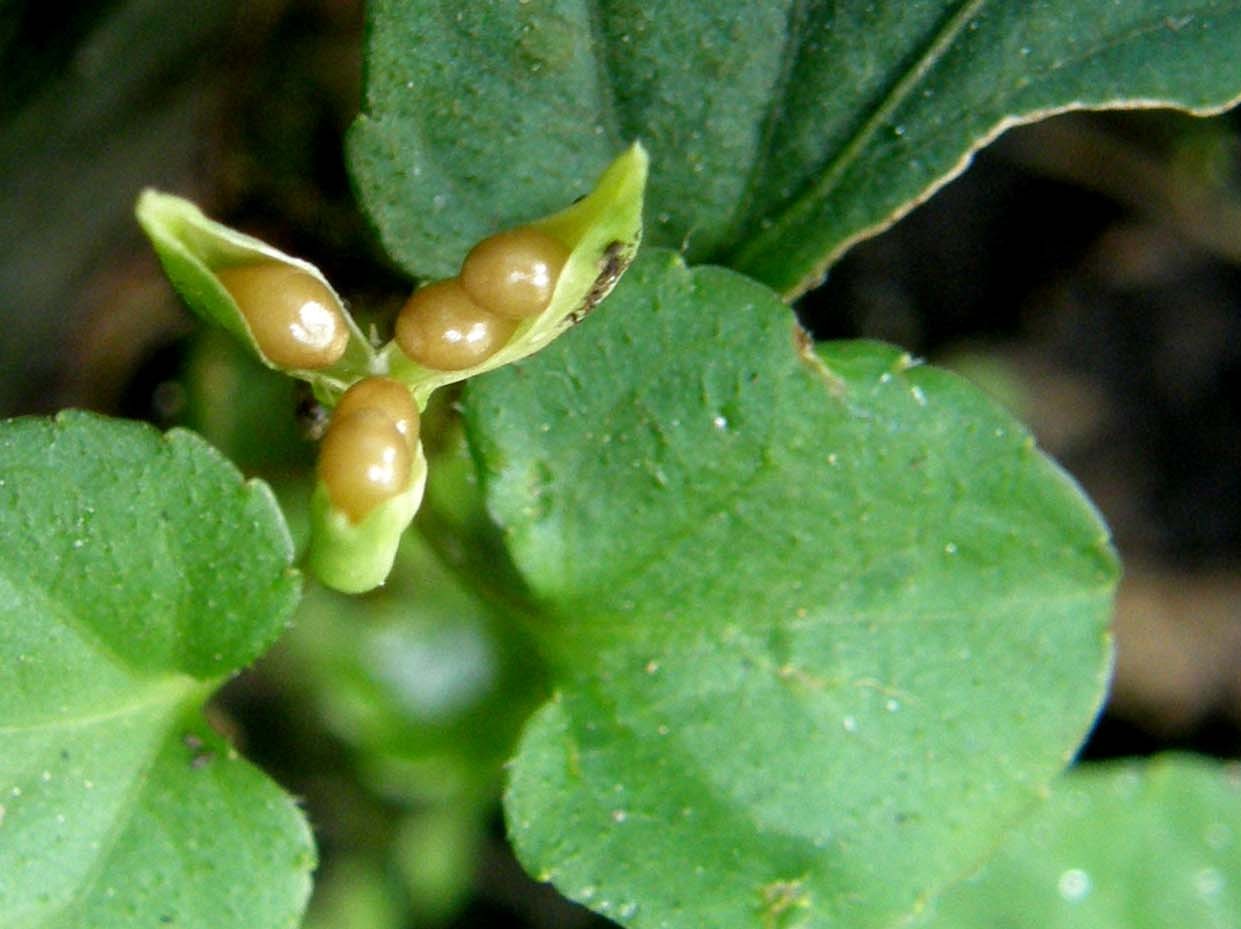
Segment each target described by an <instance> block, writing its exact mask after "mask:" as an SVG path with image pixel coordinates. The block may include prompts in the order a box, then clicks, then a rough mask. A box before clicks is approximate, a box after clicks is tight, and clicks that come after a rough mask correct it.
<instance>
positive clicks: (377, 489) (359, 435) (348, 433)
mask: <svg viewBox="0 0 1241 929" xmlns="http://www.w3.org/2000/svg"><path fill="white" fill-rule="evenodd" d="M411 464H412V453H411V452H410V445H409V442H408V441H406V439H405V436H403V435H402V434H401V432H400V431H399V430H398V429H397V426H396V424H395V423H394V422H393V421H392V420H391V419H389V418H388V416H387V415H385V414H384V413H383V412H381V411H380V410H377V409H374V408H366V409H357V410H353V411H352V412H347V413H346V414H345V415H343V416H341V415H335V416H333V417H332V422H331V425H329V426H328V430H327V434H326V435H324V437H323V444H322V445H321V446H320V447H319V477H320V479H321V480H322V481H323V484H324V486H325V487H326V488H327V492H328V496H329V497H330V498H331V501H332V505H333V506H334V507H335V508H336V509H338V510H340V511H342V512H343V513H345V514H346V515H347V516H348V517H349V519H350V520H352V521H353V522H355V523H357V522H361V521H362V520H363V519H365V518H366V514H368V513H369V512H370V511H371V510H373V509H374V508H375V507H377V506H378V505H379V504H381V503H383V502H384V501H386V500H390V499H391V498H393V497H395V496H396V495H397V494H399V493H401V492H402V491H404V490H405V489H406V487H407V486H408V485H409V476H410V467H411Z"/></svg>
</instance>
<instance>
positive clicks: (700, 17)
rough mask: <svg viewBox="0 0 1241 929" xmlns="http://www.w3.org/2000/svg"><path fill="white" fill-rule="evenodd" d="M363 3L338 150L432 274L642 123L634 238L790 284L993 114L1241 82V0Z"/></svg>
mask: <svg viewBox="0 0 1241 929" xmlns="http://www.w3.org/2000/svg"><path fill="white" fill-rule="evenodd" d="M368 17H369V27H370V28H369V30H368V34H369V40H368V48H367V82H366V102H365V112H364V114H363V116H362V117H361V118H360V119H359V120H358V123H357V124H356V125H355V127H354V130H353V136H352V138H351V140H350V141H351V146H350V156H351V163H352V167H353V173H354V177H355V179H356V180H357V182H358V186H359V189H360V192H361V195H362V199H363V201H364V202H365V204H366V205H367V207H368V209H369V211H370V213H371V215H372V217H373V219H374V220H375V222H376V224H377V226H378V227H379V230H380V232H381V234H382V236H383V239H384V243H385V245H386V247H387V249H388V251H389V252H390V253H391V254H392V255H393V257H394V258H395V259H396V260H397V261H398V262H399V263H400V264H401V265H403V266H404V267H405V268H406V269H407V270H410V271H411V272H414V273H417V274H425V275H428V276H432V277H438V276H446V275H448V274H451V273H452V272H453V271H454V270H455V262H456V261H457V260H459V257H460V255H461V254H462V253H463V252H464V250H465V249H466V248H468V247H469V245H470V244H471V243H473V242H474V241H476V240H477V239H479V238H480V237H481V236H482V235H483V234H485V233H487V232H489V231H490V230H491V229H493V228H496V227H497V226H503V225H506V224H511V223H513V222H516V221H520V220H521V219H523V218H524V217H527V216H536V215H539V214H542V213H545V212H547V211H548V210H549V209H552V208H554V207H555V206H556V205H557V204H559V203H561V202H563V201H564V200H565V199H566V197H569V196H572V195H574V194H577V193H582V192H584V191H585V189H586V184H588V183H589V181H590V179H591V178H592V177H593V175H594V173H595V172H596V171H598V170H599V167H600V166H601V165H603V164H605V163H606V162H607V160H608V158H609V157H610V154H611V152H613V151H614V150H615V149H616V148H617V147H618V146H619V145H622V144H626V143H628V142H629V141H632V140H634V139H639V138H640V139H641V140H642V142H643V143H644V144H645V145H646V146H647V147H648V148H649V149H650V151H651V156H652V164H653V174H652V176H651V188H650V193H649V200H648V203H649V210H648V214H647V218H648V224H649V225H648V231H647V242H648V243H649V244H652V245H667V246H672V247H677V248H683V249H684V250H685V252H686V254H687V256H688V257H689V259H690V260H692V261H695V262H697V261H705V260H711V261H715V262H720V263H724V264H727V265H729V266H731V267H734V268H737V269H739V270H742V271H745V272H746V273H748V274H750V275H752V276H754V277H757V278H759V279H760V280H763V281H765V282H766V283H768V284H769V285H771V286H773V287H775V288H776V289H777V290H780V291H782V292H784V293H785V294H792V293H797V292H799V291H801V290H804V289H806V287H808V286H809V285H810V284H812V283H813V282H814V281H815V280H817V279H818V277H819V276H820V275H821V274H822V272H823V271H824V269H825V268H826V267H827V265H828V264H829V263H830V262H831V261H832V260H833V259H834V258H835V257H836V256H838V255H839V254H840V253H841V252H842V251H843V250H844V249H845V248H847V247H848V246H849V245H850V244H851V243H852V242H854V241H856V240H857V239H858V238H861V237H864V236H866V235H870V234H873V233H874V232H876V231H878V230H879V229H881V228H883V227H885V226H886V225H888V224H889V223H891V222H892V221H893V220H894V219H895V218H897V217H898V216H899V215H901V214H902V213H904V212H905V211H906V210H908V209H909V208H910V207H912V206H913V205H914V204H916V203H917V202H920V201H921V200H922V199H924V198H925V197H927V196H928V195H929V194H930V193H931V192H932V191H933V190H934V189H936V188H937V187H938V186H940V185H942V184H943V183H944V182H945V181H946V180H948V179H949V178H950V177H952V176H953V175H955V174H956V173H958V172H959V171H960V170H961V169H962V168H964V166H965V165H966V164H967V162H968V159H969V156H970V154H971V153H972V152H973V151H974V150H976V149H977V148H978V147H980V146H981V145H983V144H985V143H986V142H987V141H988V140H990V139H991V138H993V137H994V136H995V135H996V134H997V133H998V132H999V131H1000V130H1002V129H1003V128H1004V127H1006V126H1009V125H1012V124H1014V123H1017V122H1023V121H1030V120H1034V119H1038V118H1041V117H1043V116H1046V115H1048V114H1050V113H1052V112H1057V111H1060V110H1066V109H1074V108H1081V107H1121V106H1155V105H1174V106H1181V107H1185V108H1188V109H1191V110H1193V111H1195V112H1200V113H1207V112H1213V111H1217V110H1220V109H1223V108H1225V107H1227V106H1229V105H1231V104H1232V103H1233V102H1235V101H1236V100H1237V98H1238V95H1239V94H1241V72H1239V71H1238V69H1237V67H1236V50H1237V48H1238V47H1241V9H1238V8H1237V7H1236V6H1235V5H1233V4H1222V5H1215V6H1213V7H1208V8H1204V7H1203V6H1202V4H1200V3H1192V2H1189V0H1131V2H1125V3H1083V2H1081V0H1043V2H1038V3H996V2H990V3H988V2H986V0H967V2H963V3H953V2H948V0H919V2H909V3H899V4H898V3H887V4H875V3H872V2H869V0H845V2H828V0H798V2H794V0H783V2H774V0H769V2H762V3H754V2H750V0H729V2H716V3H710V4H700V3H699V4H696V3H686V2H681V0H657V2H642V3H635V2H623V3H608V4H602V3H596V2H581V0H539V2H532V3H520V4H501V5H499V6H494V7H493V6H491V5H470V4H466V5H462V4H458V3H448V2H444V0H374V2H372V3H370V4H369V5H368Z"/></svg>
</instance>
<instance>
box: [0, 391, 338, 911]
mask: <svg viewBox="0 0 1241 929" xmlns="http://www.w3.org/2000/svg"><path fill="white" fill-rule="evenodd" d="M0 552H3V555H2V556H0V612H2V613H3V615H4V622H3V623H2V624H0V669H2V670H0V923H2V924H3V925H4V926H5V927H11V929H35V927H39V929H61V927H63V929H80V927H83V926H90V927H99V929H106V927H113V926H115V927H118V929H119V927H132V926H136V925H152V926H155V925H162V924H171V925H176V926H185V927H201V929H228V927H238V929H242V927H247V929H249V927H255V926H261V927H264V929H268V927H272V929H278V927H288V926H293V925H295V924H296V922H297V920H298V917H299V915H300V913H301V910H302V907H303V905H304V903H305V899H306V895H307V893H308V891H309V870H310V868H311V867H312V865H313V863H314V850H313V846H312V844H311V839H310V835H309V830H308V829H307V826H306V823H305V821H304V819H303V818H302V816H301V814H300V813H299V812H298V810H297V808H296V806H295V805H294V803H293V801H292V800H291V798H289V797H288V796H286V795H285V794H283V793H282V792H281V791H280V790H279V789H278V788H277V787H276V786H275V785H273V784H272V783H271V782H270V781H268V780H267V779H266V778H265V777H264V776H263V775H261V774H260V773H259V772H257V771H256V770H254V769H253V768H251V767H250V766H249V765H247V764H246V763H245V762H243V761H241V760H239V759H238V758H237V757H236V755H235V753H234V752H233V751H232V750H231V749H230V748H229V747H228V746H227V745H226V744H225V743H224V742H223V741H222V740H221V739H220V738H219V737H218V736H216V735H215V734H214V733H213V732H212V731H211V730H210V729H209V728H208V727H207V726H206V724H205V722H204V720H203V719H202V716H201V714H200V712H199V710H200V708H201V706H202V703H203V701H204V700H205V699H206V698H207V697H208V696H209V695H210V693H211V692H212V690H214V688H215V687H216V686H217V685H218V684H219V683H220V682H221V681H222V680H223V679H224V678H226V677H227V676H229V675H231V674H233V673H235V672H236V671H237V669H239V668H240V667H242V666H243V665H245V664H247V663H248V662H250V661H252V660H253V659H254V658H255V657H256V656H258V655H259V654H260V653H261V652H262V651H263V650H264V649H265V648H266V647H267V646H268V645H269V644H270V643H271V642H272V640H273V639H274V638H275V637H276V636H277V635H278V634H279V633H280V631H281V630H282V628H283V626H284V623H285V622H286V620H287V617H288V615H289V613H290V612H291V610H292V608H293V606H294V604H295V603H296V601H297V597H298V586H299V582H298V577H297V575H296V573H295V572H294V571H293V570H292V568H291V567H290V560H291V557H292V545H291V542H290V540H289V537H288V533H287V530H286V528H285V526H284V522H283V520H282V518H281V516H280V513H279V510H278V509H277V507H276V504H275V502H274V500H273V499H272V496H271V494H270V492H269V491H268V489H267V488H266V486H265V485H263V484H258V483H250V484H246V483H243V481H242V479H241V476H240V475H239V474H238V473H237V471H236V470H235V469H234V468H233V467H232V466H231V465H229V464H228V463H227V462H226V461H225V460H224V459H223V458H221V457H220V455H219V454H218V453H217V452H215V451H214V450H213V449H212V448H210V447H209V446H207V445H206V444H205V443H204V442H203V441H202V440H201V439H198V438H196V437H195V436H193V435H192V434H190V433H185V432H172V433H169V434H168V435H167V436H161V435H160V434H159V433H157V432H156V431H154V430H153V429H150V428H149V427H146V426H141V425H137V424H133V423H124V422H119V421H111V420H106V419H103V418H101V417H97V416H93V415H89V414H81V413H69V414H64V415H61V416H59V417H57V418H56V419H55V420H41V419H27V420H15V421H11V422H7V423H3V424H0Z"/></svg>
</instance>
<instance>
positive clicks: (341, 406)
mask: <svg viewBox="0 0 1241 929" xmlns="http://www.w3.org/2000/svg"><path fill="white" fill-rule="evenodd" d="M358 410H378V411H379V412H381V413H383V414H384V415H385V416H387V417H388V419H390V420H392V423H393V425H395V426H396V429H397V432H399V433H401V435H403V436H405V441H406V442H408V443H409V444H410V445H411V446H412V445H414V444H415V443H416V442H417V441H418V429H419V416H418V407H416V406H414V398H413V397H412V396H411V395H410V393H409V388H408V387H406V386H405V385H404V384H402V383H401V382H400V381H394V380H393V379H392V378H390V377H366V378H363V379H362V380H360V381H358V382H357V383H356V384H354V385H353V386H352V387H350V388H349V389H348V390H346V391H345V393H344V395H343V396H342V397H341V398H340V400H339V402H337V404H336V409H335V410H334V411H333V414H332V415H333V416H334V417H337V418H342V419H343V418H344V417H345V416H348V415H349V414H350V413H353V412H356V411H358Z"/></svg>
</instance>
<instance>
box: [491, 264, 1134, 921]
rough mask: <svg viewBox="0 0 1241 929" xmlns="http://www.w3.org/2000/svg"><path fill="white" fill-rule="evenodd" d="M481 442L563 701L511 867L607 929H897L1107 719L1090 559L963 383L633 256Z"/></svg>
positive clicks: (521, 372) (520, 775)
mask: <svg viewBox="0 0 1241 929" xmlns="http://www.w3.org/2000/svg"><path fill="white" fill-rule="evenodd" d="M466 416H467V426H468V428H469V430H470V435H471V440H472V442H473V445H474V450H475V454H476V456H477V458H478V460H479V462H480V467H481V476H482V479H483V482H484V488H485V491H486V494H487V497H488V502H489V506H490V509H491V513H492V515H493V517H494V519H495V520H496V521H497V523H498V524H499V526H500V527H501V529H502V531H503V532H504V533H505V536H506V538H507V540H508V544H509V547H510V550H511V552H512V555H513V557H514V560H515V562H516V564H517V566H518V568H519V569H520V570H521V572H522V575H523V577H524V579H525V581H526V582H527V583H528V585H529V588H530V596H531V597H532V598H533V600H534V602H535V603H536V604H537V605H538V609H539V611H540V613H541V615H539V616H538V618H537V621H536V622H535V626H536V628H537V629H539V630H540V631H541V633H542V636H543V640H544V644H545V646H546V649H547V651H548V653H549V654H550V655H551V656H552V659H553V661H554V662H555V665H556V667H557V670H558V676H559V685H560V686H559V690H558V693H557V695H556V696H555V698H554V699H553V701H552V702H551V703H549V704H548V705H547V706H545V707H544V709H543V710H541V711H540V712H539V714H537V715H536V717H535V718H534V720H533V722H532V723H531V724H530V725H529V726H528V728H527V730H526V732H525V735H524V738H523V742H522V744H521V746H520V749H519V751H518V754H517V757H516V760H515V763H514V767H513V769H512V772H511V783H510V789H509V793H508V795H507V798H506V810H507V815H508V821H509V826H510V830H511V833H512V837H513V839H514V841H515V844H516V847H517V850H518V853H519V855H520V857H521V858H522V860H523V862H524V863H525V865H526V866H527V867H528V868H529V869H530V870H531V871H532V873H534V874H536V875H539V876H540V877H542V878H545V879H550V880H552V881H554V882H555V883H556V884H557V886H558V887H560V888H561V890H563V891H564V892H566V893H567V894H568V895H569V896H571V897H573V898H574V899H576V900H579V901H581V902H583V903H586V904H587V905H589V906H591V907H593V908H594V909H596V910H598V911H599V912H602V913H606V914H607V915H608V916H609V917H611V918H613V919H618V920H619V921H621V922H622V923H624V924H625V925H629V926H635V927H673V926H676V927H680V926H704V925H709V926H714V927H743V926H829V925H831V926H835V925H848V926H849V927H850V929H862V927H870V926H882V925H888V924H890V923H891V922H892V921H893V920H894V919H896V918H897V917H899V916H902V915H904V914H908V913H909V912H911V911H913V910H914V909H915V908H916V907H917V906H918V904H919V902H920V901H922V900H924V899H926V898H928V897H930V896H932V895H934V894H935V893H937V892H938V891H939V890H940V889H942V888H943V887H944V886H946V885H947V884H948V883H950V882H951V881H953V880H954V879H957V878H960V877H961V876H962V875H963V874H965V873H966V872H967V871H968V870H969V869H971V868H972V867H974V866H976V865H977V864H978V863H979V862H981V861H982V860H983V858H984V857H985V855H986V854H987V852H988V851H989V850H990V849H991V848H992V847H993V846H994V844H995V843H996V841H997V840H998V837H999V836H1000V835H1001V834H1002V832H1003V831H1004V830H1005V829H1006V828H1007V826H1009V825H1010V824H1011V823H1012V822H1014V821H1015V820H1016V819H1017V818H1018V817H1019V816H1020V815H1021V814H1022V813H1023V812H1024V810H1025V809H1026V807H1027V806H1028V805H1029V804H1030V803H1031V802H1032V801H1033V799H1034V798H1035V797H1037V796H1038V795H1039V794H1040V792H1041V791H1043V790H1044V789H1045V785H1046V784H1047V783H1049V782H1050V781H1051V779H1052V778H1053V777H1054V776H1055V775H1056V773H1057V772H1058V771H1059V770H1060V768H1061V767H1062V766H1063V764H1064V763H1065V762H1066V760H1067V759H1068V758H1069V757H1070V756H1071V755H1072V753H1073V751H1074V749H1075V747H1076V746H1077V744H1078V743H1079V741H1080V740H1081V738H1082V736H1083V734H1084V733H1085V731H1086V729H1087V727H1088V726H1089V725H1090V723H1091V721H1092V719H1093V717H1094V714H1095V711H1096V708H1097V707H1098V705H1099V701H1100V699H1101V696H1102V693H1103V689H1104V684H1105V681H1106V678H1107V674H1108V670H1109V662H1110V646H1109V638H1108V634H1107V631H1106V625H1107V620H1108V616H1109V613H1110V604H1111V593H1112V588H1113V586H1114V583H1115V580H1116V572H1117V566H1116V561H1115V557H1114V555H1113V553H1112V551H1111V548H1110V547H1109V544H1108V540H1107V534H1106V530H1105V527H1104V526H1103V525H1102V524H1101V522H1100V520H1099V518H1098V516H1097V515H1096V514H1095V512H1094V511H1093V510H1092V509H1091V508H1090V506H1089V505H1088V503H1087V502H1086V501H1085V500H1084V499H1083V498H1082V496H1081V494H1080V492H1079V491H1078V490H1077V488H1076V487H1075V486H1074V485H1073V484H1072V482H1071V481H1070V480H1069V479H1067V478H1066V477H1065V475H1064V474H1063V473H1062V472H1061V471H1060V470H1059V469H1058V468H1057V467H1056V466H1055V465H1054V464H1053V463H1052V462H1051V461H1049V460H1048V459H1047V458H1045V457H1044V456H1043V455H1042V454H1040V453H1039V452H1038V451H1037V449H1036V448H1035V447H1034V443H1033V440H1032V439H1031V437H1030V436H1029V434H1028V433H1027V432H1026V431H1025V430H1024V429H1022V428H1021V427H1020V426H1019V425H1018V424H1017V423H1016V422H1014V421H1013V420H1012V419H1011V418H1010V417H1009V416H1008V415H1007V414H1006V413H1005V412H1004V411H1003V410H1001V409H1000V408H999V407H998V406H997V405H996V404H994V403H993V402H992V401H990V400H989V399H988V398H986V397H985V396H984V395H982V394H981V393H980V392H979V391H977V390H976V389H974V388H972V387H971V386H970V385H968V384H967V383H966V382H964V381H962V380H960V379H958V378H956V377H954V376H952V375H950V374H947V373H945V372H942V371H938V370H935V369H933V368H928V367H924V366H921V365H919V364H917V363H916V362H915V361H914V360H912V359H910V358H909V357H908V356H906V355H903V354H901V353H900V352H899V351H896V350H894V349H892V348H889V347H887V346H883V345H878V344H873V343H840V344H827V345H823V346H821V347H820V348H819V350H818V354H817V355H816V354H815V353H814V351H813V350H812V349H811V348H810V347H809V346H808V344H807V342H806V339H805V336H804V334H802V333H801V332H800V330H798V329H797V328H796V326H795V324H794V322H793V320H792V318H791V317H790V315H789V313H788V310H787V308H786V307H785V306H784V305H783V304H782V303H781V302H780V301H779V299H778V298H777V296H776V295H775V294H774V293H772V292H770V291H768V290H767V289H766V288H764V287H762V286H760V285H758V284H755V283H754V282H752V281H749V280H748V279H746V278H744V277H742V276H740V275H737V274H734V273H732V272H729V271H725V270H722V269H718V268H702V269H699V270H697V271H693V272H691V271H689V270H687V269H686V268H685V267H684V266H683V265H682V264H681V263H680V261H679V259H678V258H677V257H676V256H673V255H670V254H668V253H661V252H658V251H655V252H651V251H649V250H648V251H647V252H645V253H644V258H640V259H639V261H638V262H637V263H636V264H635V266H634V268H633V269H631V271H630V273H629V275H628V276H627V277H626V279H625V280H624V281H623V282H622V283H621V285H620V287H619V288H618V289H617V292H616V293H615V294H614V295H613V297H612V299H611V300H610V301H609V303H608V307H607V309H606V311H605V312H602V313H599V314H597V315H596V316H595V317H592V318H591V319H590V320H589V321H588V322H587V323H585V324H584V325H583V326H581V327H579V328H578V329H577V330H576V331H574V332H572V333H570V334H569V335H567V336H566V337H565V338H563V339H561V340H560V341H559V342H558V343H557V344H556V345H555V346H551V347H549V348H548V349H547V350H546V351H545V352H544V353H543V354H542V355H540V356H539V358H538V360H537V361H535V362H533V363H530V364H526V365H519V366H516V367H515V368H512V369H506V370H505V371H503V372H496V373H495V374H492V375H488V376H486V377H484V378H481V379H479V380H477V381H475V382H472V384H471V387H470V388H469V390H468V392H467V395H466Z"/></svg>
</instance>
